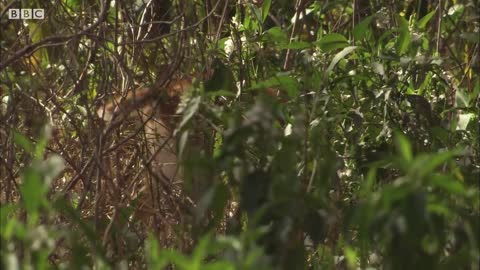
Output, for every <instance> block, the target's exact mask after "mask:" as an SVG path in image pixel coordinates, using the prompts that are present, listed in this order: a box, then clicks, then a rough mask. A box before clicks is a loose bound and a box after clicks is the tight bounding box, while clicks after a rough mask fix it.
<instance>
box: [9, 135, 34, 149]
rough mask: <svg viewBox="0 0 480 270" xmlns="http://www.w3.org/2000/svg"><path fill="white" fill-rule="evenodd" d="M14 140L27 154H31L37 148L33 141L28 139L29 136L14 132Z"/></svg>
mask: <svg viewBox="0 0 480 270" xmlns="http://www.w3.org/2000/svg"><path fill="white" fill-rule="evenodd" d="M13 140H14V141H15V143H16V144H17V145H18V146H20V147H22V148H23V150H25V151H26V152H27V153H30V154H31V153H33V152H34V149H35V146H34V145H33V143H32V141H30V139H29V138H27V136H25V135H23V134H21V133H19V132H17V131H14V133H13Z"/></svg>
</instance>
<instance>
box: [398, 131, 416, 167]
mask: <svg viewBox="0 0 480 270" xmlns="http://www.w3.org/2000/svg"><path fill="white" fill-rule="evenodd" d="M395 144H396V146H397V149H398V151H399V152H400V155H401V156H402V158H403V160H404V161H405V162H407V163H410V162H411V161H412V158H413V154H412V146H411V145H410V142H409V140H408V138H407V137H406V136H405V135H403V134H402V133H400V132H397V133H396V136H395Z"/></svg>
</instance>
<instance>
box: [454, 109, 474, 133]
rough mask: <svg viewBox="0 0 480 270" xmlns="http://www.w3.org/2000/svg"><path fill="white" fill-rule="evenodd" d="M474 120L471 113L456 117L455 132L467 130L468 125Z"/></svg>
mask: <svg viewBox="0 0 480 270" xmlns="http://www.w3.org/2000/svg"><path fill="white" fill-rule="evenodd" d="M474 118H475V114H473V113H462V114H460V115H458V122H457V130H467V127H468V124H469V123H470V121H471V120H472V119H474Z"/></svg>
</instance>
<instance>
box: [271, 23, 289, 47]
mask: <svg viewBox="0 0 480 270" xmlns="http://www.w3.org/2000/svg"><path fill="white" fill-rule="evenodd" d="M266 37H267V38H268V39H269V40H270V41H273V42H278V43H281V44H287V43H288V36H287V33H285V32H284V31H283V30H282V28H281V27H280V26H275V27H272V28H270V29H268V30H267V32H266Z"/></svg>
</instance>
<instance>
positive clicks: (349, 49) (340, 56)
mask: <svg viewBox="0 0 480 270" xmlns="http://www.w3.org/2000/svg"><path fill="white" fill-rule="evenodd" d="M356 48H357V46H349V47H346V48H344V49H343V50H342V51H341V52H339V53H337V54H336V55H335V57H333V60H332V62H331V63H330V65H329V66H328V68H327V73H330V71H332V70H333V68H334V67H335V66H336V65H337V63H338V62H339V61H340V60H342V59H343V58H344V57H345V56H347V55H348V54H349V53H351V52H353V51H354V50H355V49H356Z"/></svg>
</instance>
